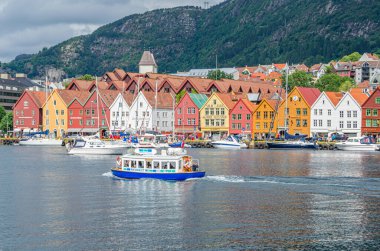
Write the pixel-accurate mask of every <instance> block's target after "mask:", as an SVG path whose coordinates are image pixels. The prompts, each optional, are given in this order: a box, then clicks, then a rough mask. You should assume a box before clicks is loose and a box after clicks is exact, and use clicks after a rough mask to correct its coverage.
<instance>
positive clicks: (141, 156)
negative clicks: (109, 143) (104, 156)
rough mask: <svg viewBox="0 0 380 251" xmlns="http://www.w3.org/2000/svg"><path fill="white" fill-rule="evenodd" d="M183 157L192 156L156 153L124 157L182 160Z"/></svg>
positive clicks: (126, 157)
mask: <svg viewBox="0 0 380 251" xmlns="http://www.w3.org/2000/svg"><path fill="white" fill-rule="evenodd" d="M183 157H190V156H188V155H161V154H160V155H155V154H144V155H140V154H125V155H123V156H122V158H123V159H152V160H180V159H182V158H183Z"/></svg>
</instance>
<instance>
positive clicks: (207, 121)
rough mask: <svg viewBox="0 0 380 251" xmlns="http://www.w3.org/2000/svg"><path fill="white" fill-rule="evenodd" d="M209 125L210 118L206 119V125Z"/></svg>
mask: <svg viewBox="0 0 380 251" xmlns="http://www.w3.org/2000/svg"><path fill="white" fill-rule="evenodd" d="M179 122H180V121H179ZM209 125H210V120H208V119H206V126H209Z"/></svg>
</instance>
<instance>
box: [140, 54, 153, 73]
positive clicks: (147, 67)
mask: <svg viewBox="0 0 380 251" xmlns="http://www.w3.org/2000/svg"><path fill="white" fill-rule="evenodd" d="M157 68H158V66H157V64H156V60H155V59H154V56H153V53H151V52H150V51H144V53H143V55H142V57H141V60H140V62H139V73H141V74H145V73H157Z"/></svg>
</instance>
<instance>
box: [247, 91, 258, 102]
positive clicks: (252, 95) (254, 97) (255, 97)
mask: <svg viewBox="0 0 380 251" xmlns="http://www.w3.org/2000/svg"><path fill="white" fill-rule="evenodd" d="M247 97H248V100H249V101H251V102H257V101H260V93H248V94H247Z"/></svg>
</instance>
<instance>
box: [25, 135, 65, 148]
mask: <svg viewBox="0 0 380 251" xmlns="http://www.w3.org/2000/svg"><path fill="white" fill-rule="evenodd" d="M19 145H20V146H62V145H63V142H62V140H60V139H50V138H42V137H31V138H27V139H21V140H20V142H19Z"/></svg>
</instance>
